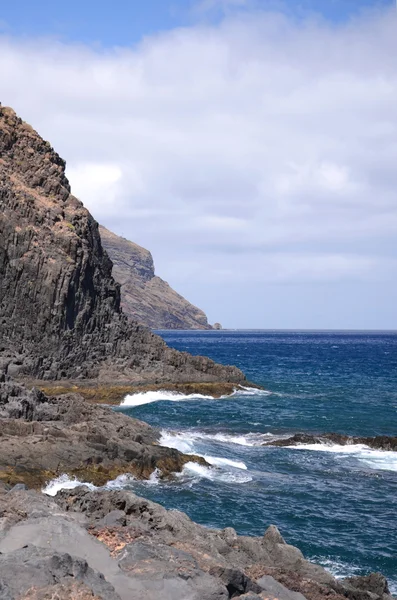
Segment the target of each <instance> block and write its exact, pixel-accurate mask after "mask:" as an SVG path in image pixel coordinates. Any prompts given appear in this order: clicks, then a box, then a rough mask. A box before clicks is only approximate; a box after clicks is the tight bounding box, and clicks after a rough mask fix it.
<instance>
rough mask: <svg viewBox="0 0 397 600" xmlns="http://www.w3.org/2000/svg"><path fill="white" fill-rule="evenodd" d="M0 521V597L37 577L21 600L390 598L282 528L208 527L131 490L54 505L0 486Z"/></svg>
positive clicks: (77, 492) (379, 582)
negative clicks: (303, 547) (329, 568)
mask: <svg viewBox="0 0 397 600" xmlns="http://www.w3.org/2000/svg"><path fill="white" fill-rule="evenodd" d="M116 512H117V519H116V520H114V519H113V516H116ZM111 514H113V516H112V518H109V519H108V520H107V517H109V516H110V515H111ZM122 515H123V518H121V516H122ZM0 516H1V517H2V518H1V519H0V580H2V585H3V590H7V587H8V592H7V593H9V596H7V595H4V596H1V595H0V598H3V597H4V598H11V599H12V600H17V598H18V600H19V599H20V598H21V596H20V595H17V594H18V593H19V592H22V593H24V592H25V588H26V585H25V582H26V579H27V578H29V577H31V581H32V584H33V583H34V585H35V586H37V591H36V589H35V590H34V592H29V593H34V594H41V595H32V596H31V595H28V593H27V592H26V594H27V595H26V596H22V597H23V598H26V599H27V598H31V599H32V600H33V598H34V599H36V600H39V599H40V600H41V599H42V598H43V600H44V598H57V596H55V592H56V593H58V590H59V591H62V594H65V592H64V590H65V589H66V590H68V591H69V590H73V593H75V594H76V595H72V593H71V595H70V596H69V597H70V598H71V599H73V598H75V600H78V599H80V598H81V600H83V599H84V600H85V599H86V598H91V596H89V595H81V596H80V595H77V592H78V593H80V594H83V593H84V594H89V593H90V594H95V596H94V597H95V598H102V599H104V600H113V598H117V597H118V596H119V597H120V598H121V600H142V599H143V598H144V599H145V600H159V599H160V598H161V600H227V599H228V598H246V599H247V600H258V599H259V600H265V599H267V600H305V599H306V600H327V599H328V600H345V599H346V598H350V599H351V600H390V599H391V596H389V594H388V589H387V584H386V583H385V580H384V579H383V578H382V577H381V576H379V575H377V574H375V575H370V576H368V577H367V578H365V577H360V578H352V579H349V580H346V582H345V581H339V582H338V581H337V580H335V579H334V578H333V577H332V576H331V575H330V574H329V573H327V572H326V571H325V570H324V569H322V568H321V567H319V566H316V565H313V564H311V563H309V562H308V561H306V560H305V559H304V557H303V556H302V553H301V552H300V551H299V550H298V549H297V548H294V547H292V546H289V545H288V544H286V543H285V541H284V540H283V538H282V537H281V535H280V533H279V531H278V530H277V529H276V528H275V527H271V528H269V529H268V531H267V532H266V534H265V535H264V536H263V537H261V538H259V537H257V538H255V537H248V536H238V535H237V534H236V532H235V531H234V530H233V529H230V528H229V529H225V530H214V529H209V528H206V527H202V526H200V525H197V524H196V523H194V522H193V521H191V520H190V519H189V518H188V517H187V516H186V515H185V514H183V513H181V512H179V511H176V510H170V511H167V510H166V509H164V508H163V507H162V506H160V505H158V504H155V503H154V502H150V501H148V500H145V499H143V498H139V497H138V496H136V495H135V494H133V493H132V492H125V491H95V492H90V491H88V490H87V489H85V488H82V487H80V488H76V489H74V490H72V491H66V490H65V491H62V492H60V493H59V494H58V495H57V496H56V497H55V498H54V499H50V498H48V497H46V496H44V495H43V494H39V493H36V492H33V491H24V490H14V491H12V492H9V493H6V492H5V491H4V490H3V491H1V489H0ZM106 522H110V523H112V525H109V526H108V525H106ZM26 545H28V548H24V546H26ZM33 547H34V548H35V551H34V552H33V550H32V548H33ZM24 561H25V562H24ZM25 563H26V565H27V570H26V573H24V576H23V577H21V578H20V581H14V579H15V568H16V567H18V568H20V569H23V568H24V564H25ZM65 565H67V569H66V568H65ZM32 566H34V567H35V569H36V570H35V571H34V572H32V573H31V575H30V571H29V569H30V568H31V567H32ZM49 573H50V574H51V576H52V577H53V581H52V582H51V585H50V584H49V583H48V577H49ZM99 573H102V575H103V577H102V578H101V577H100V576H99V575H98V574H99ZM58 582H61V583H58ZM48 586H50V587H48ZM59 586H62V588H60V587H59ZM106 586H108V587H107V588H106ZM112 588H114V591H113V589H112ZM0 590H1V587H0ZM42 590H47V592H48V595H47V596H45V595H43V594H44V592H42ZM50 592H51V593H53V594H54V595H53V596H51V595H49V594H50ZM5 593H6V592H5ZM0 594H1V592H0ZM62 594H60V595H59V599H60V600H66V598H68V596H66V595H62ZM106 594H108V595H106ZM114 594H116V596H114ZM117 594H118V596H117Z"/></svg>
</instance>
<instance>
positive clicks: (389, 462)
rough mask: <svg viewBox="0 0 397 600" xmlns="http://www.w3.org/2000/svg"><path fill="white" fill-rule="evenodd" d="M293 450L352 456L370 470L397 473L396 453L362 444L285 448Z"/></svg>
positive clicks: (307, 445) (311, 445)
mask: <svg viewBox="0 0 397 600" xmlns="http://www.w3.org/2000/svg"><path fill="white" fill-rule="evenodd" d="M287 448H290V449H294V450H312V451H314V452H333V453H335V454H340V455H341V457H344V456H345V457H348V456H354V457H355V458H357V460H358V461H359V462H361V463H363V464H364V465H366V466H367V467H370V468H371V469H380V470H381V471H396V472H397V452H392V451H389V450H373V449H372V448H370V447H369V446H365V445H364V444H350V445H347V446H343V445H341V444H296V445H292V446H287Z"/></svg>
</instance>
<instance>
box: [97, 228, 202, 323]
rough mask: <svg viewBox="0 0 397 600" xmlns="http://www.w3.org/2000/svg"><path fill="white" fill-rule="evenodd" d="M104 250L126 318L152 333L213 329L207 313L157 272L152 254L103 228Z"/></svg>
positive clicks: (100, 230) (100, 229)
mask: <svg viewBox="0 0 397 600" xmlns="http://www.w3.org/2000/svg"><path fill="white" fill-rule="evenodd" d="M99 233H100V234H101V240H102V244H103V247H104V248H105V250H106V251H107V253H108V254H109V256H110V258H111V261H112V263H113V270H112V275H113V277H114V278H115V280H116V281H117V282H118V283H119V284H120V285H121V305H122V307H123V310H124V312H125V314H126V315H128V316H129V317H130V318H131V319H133V320H135V321H138V322H139V323H141V324H142V325H146V326H147V327H151V328H152V329H212V327H211V325H210V324H209V323H208V319H207V316H206V315H205V313H204V312H203V311H202V310H200V309H199V308H197V306H193V304H191V303H190V302H188V301H187V300H186V299H185V298H183V296H181V295H180V294H178V293H177V292H176V291H175V290H173V289H172V287H171V286H170V285H169V284H168V283H167V282H166V281H164V280H163V279H161V278H160V277H157V276H156V274H155V271H154V262H153V258H152V255H151V253H150V252H149V250H146V249H145V248H142V247H141V246H139V245H138V244H135V243H134V242H130V241H129V240H126V239H125V238H123V237H120V236H118V235H116V234H115V233H113V232H111V231H109V230H108V229H106V227H102V226H101V225H100V226H99Z"/></svg>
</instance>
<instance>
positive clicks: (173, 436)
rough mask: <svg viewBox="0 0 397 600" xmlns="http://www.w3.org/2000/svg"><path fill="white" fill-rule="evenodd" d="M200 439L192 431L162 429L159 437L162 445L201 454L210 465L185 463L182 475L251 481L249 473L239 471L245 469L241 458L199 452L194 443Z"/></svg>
mask: <svg viewBox="0 0 397 600" xmlns="http://www.w3.org/2000/svg"><path fill="white" fill-rule="evenodd" d="M201 439H202V437H201V436H196V435H195V434H194V432H191V433H189V432H183V433H182V432H180V433H173V432H169V431H163V432H162V435H161V439H160V444H161V445H162V446H168V448H176V450H179V451H180V452H183V453H184V454H195V455H198V456H202V457H203V458H204V459H205V460H206V461H207V463H208V464H210V465H211V467H205V466H203V465H199V464H197V463H195V462H189V463H187V464H186V465H185V467H184V469H183V472H182V475H195V476H197V477H203V478H205V479H210V480H212V481H223V482H225V483H247V482H249V481H252V477H251V475H248V474H245V475H243V474H242V473H241V471H247V470H248V468H247V465H246V464H245V463H244V462H242V461H241V460H231V459H230V458H224V457H221V456H209V455H207V454H202V453H199V452H198V451H197V450H196V448H195V446H194V444H195V442H197V441H200V440H201Z"/></svg>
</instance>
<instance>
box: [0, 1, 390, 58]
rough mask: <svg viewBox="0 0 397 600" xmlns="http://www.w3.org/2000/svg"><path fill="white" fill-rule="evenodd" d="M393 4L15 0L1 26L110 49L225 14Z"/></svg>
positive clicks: (342, 15)
mask: <svg viewBox="0 0 397 600" xmlns="http://www.w3.org/2000/svg"><path fill="white" fill-rule="evenodd" d="M393 4H394V0H204V1H203V2H199V1H195V0H172V1H168V0H112V1H104V0H68V1H67V2H54V0H38V1H37V2H33V1H32V0H16V1H15V2H4V3H2V6H1V8H0V24H1V28H2V30H3V31H4V32H5V33H8V34H10V35H22V36H48V35H53V36H57V37H60V38H61V39H63V40H69V41H75V42H76V41H78V42H83V43H88V44H100V45H102V46H105V47H106V46H114V45H116V46H118V45H123V46H124V45H131V44H134V43H136V42H138V41H140V40H141V38H142V37H143V36H150V35H152V34H155V33H158V32H161V31H165V30H168V29H173V28H175V27H180V26H190V25H192V24H193V23H195V22H203V21H207V22H217V21H219V20H220V19H221V18H223V16H224V15H225V13H226V14H230V13H236V12H240V13H244V12H250V11H253V10H264V11H266V10H283V11H284V12H286V13H289V14H293V15H294V16H297V17H302V16H307V15H308V14H313V15H321V16H322V17H324V18H325V19H329V20H331V21H334V22H341V21H345V20H347V19H349V18H351V17H352V16H354V15H355V14H357V13H359V12H360V11H363V10H368V9H374V8H376V7H382V6H391V5H393Z"/></svg>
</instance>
